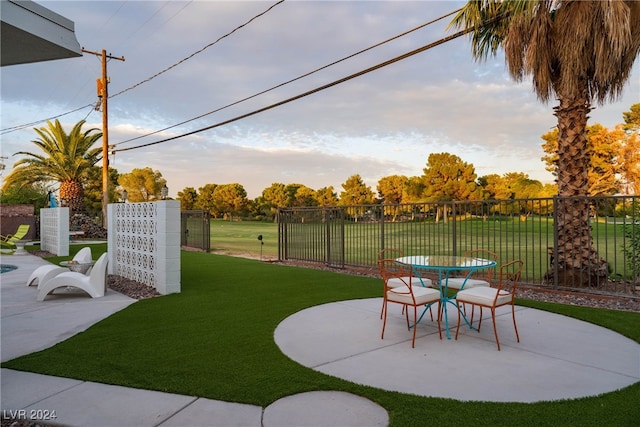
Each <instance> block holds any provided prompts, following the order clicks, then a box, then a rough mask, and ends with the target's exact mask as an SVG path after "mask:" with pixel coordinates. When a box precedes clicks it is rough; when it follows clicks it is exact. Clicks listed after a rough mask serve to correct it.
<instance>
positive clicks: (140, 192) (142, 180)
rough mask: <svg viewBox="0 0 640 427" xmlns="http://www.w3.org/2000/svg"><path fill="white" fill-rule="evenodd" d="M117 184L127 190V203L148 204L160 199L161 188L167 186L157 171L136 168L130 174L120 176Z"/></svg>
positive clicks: (147, 168)
mask: <svg viewBox="0 0 640 427" xmlns="http://www.w3.org/2000/svg"><path fill="white" fill-rule="evenodd" d="M118 184H120V185H121V186H122V187H123V188H124V189H125V190H127V193H128V195H127V197H128V200H129V201H131V202H150V201H153V200H159V199H160V197H161V195H162V187H164V186H165V185H166V184H167V180H166V179H164V178H163V177H162V174H161V173H160V172H159V171H154V170H153V169H151V168H150V167H146V168H142V169H138V168H136V169H133V170H132V171H131V172H130V173H124V174H122V175H120V177H119V178H118Z"/></svg>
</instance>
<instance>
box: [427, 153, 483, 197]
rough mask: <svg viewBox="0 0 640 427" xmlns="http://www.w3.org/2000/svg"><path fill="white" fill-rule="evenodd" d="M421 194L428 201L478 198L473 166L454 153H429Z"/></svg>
mask: <svg viewBox="0 0 640 427" xmlns="http://www.w3.org/2000/svg"><path fill="white" fill-rule="evenodd" d="M423 172H424V175H422V181H423V182H424V185H425V188H424V191H423V196H424V197H426V198H427V200H430V201H443V200H469V199H473V198H476V199H479V198H480V193H479V192H478V186H477V184H476V173H475V168H474V167H473V165H472V164H470V163H466V162H463V161H462V159H461V158H460V157H458V156H456V155H454V154H449V153H433V154H429V158H428V159H427V167H426V168H424V169H423Z"/></svg>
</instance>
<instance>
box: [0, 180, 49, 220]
mask: <svg viewBox="0 0 640 427" xmlns="http://www.w3.org/2000/svg"><path fill="white" fill-rule="evenodd" d="M47 195H48V191H47V189H46V188H45V186H44V185H43V184H42V183H35V184H29V185H25V186H22V187H21V186H19V185H17V184H13V185H5V186H3V187H2V191H0V204H3V205H33V206H34V208H35V210H36V213H37V212H39V211H40V208H46V207H47V205H48V203H49V199H48V197H47Z"/></svg>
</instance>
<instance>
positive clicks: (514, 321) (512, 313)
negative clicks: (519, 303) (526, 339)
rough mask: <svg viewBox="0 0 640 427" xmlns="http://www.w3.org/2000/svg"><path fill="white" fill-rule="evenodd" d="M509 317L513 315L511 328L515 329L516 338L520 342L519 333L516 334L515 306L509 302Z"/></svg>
mask: <svg viewBox="0 0 640 427" xmlns="http://www.w3.org/2000/svg"><path fill="white" fill-rule="evenodd" d="M511 317H513V329H515V330H516V340H517V341H518V342H520V335H519V334H518V327H517V326H516V306H515V305H513V304H511Z"/></svg>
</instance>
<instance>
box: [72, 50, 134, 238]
mask: <svg viewBox="0 0 640 427" xmlns="http://www.w3.org/2000/svg"><path fill="white" fill-rule="evenodd" d="M82 52H83V53H90V54H92V55H96V56H99V57H100V58H101V62H102V77H101V78H99V79H97V81H96V83H97V87H98V98H100V100H101V101H102V226H103V227H104V228H107V205H108V204H109V114H108V109H107V99H108V98H109V91H108V89H107V86H108V84H109V78H108V77H107V59H117V60H118V61H124V56H122V57H120V58H117V57H115V56H111V55H107V51H106V50H104V49H102V52H101V53H98V52H91V51H90V50H85V48H82Z"/></svg>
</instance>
